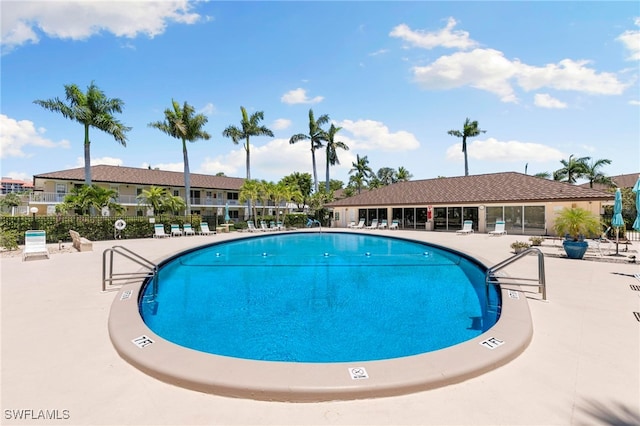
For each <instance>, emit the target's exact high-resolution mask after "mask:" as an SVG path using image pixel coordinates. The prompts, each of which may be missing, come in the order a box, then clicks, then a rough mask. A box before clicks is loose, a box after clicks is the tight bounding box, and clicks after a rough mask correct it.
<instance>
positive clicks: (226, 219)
mask: <svg viewBox="0 0 640 426" xmlns="http://www.w3.org/2000/svg"><path fill="white" fill-rule="evenodd" d="M230 219H231V218H230V217H229V203H226V204H225V205H224V222H225V223H229V220H230Z"/></svg>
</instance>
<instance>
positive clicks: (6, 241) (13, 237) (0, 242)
mask: <svg viewBox="0 0 640 426" xmlns="http://www.w3.org/2000/svg"><path fill="white" fill-rule="evenodd" d="M0 247H3V248H5V249H7V250H17V249H18V233H17V232H16V231H14V230H11V229H4V228H3V229H2V230H0Z"/></svg>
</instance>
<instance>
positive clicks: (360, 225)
mask: <svg viewBox="0 0 640 426" xmlns="http://www.w3.org/2000/svg"><path fill="white" fill-rule="evenodd" d="M353 228H354V229H362V228H364V219H360V222H358V224H357V225H356V226H354V227H353Z"/></svg>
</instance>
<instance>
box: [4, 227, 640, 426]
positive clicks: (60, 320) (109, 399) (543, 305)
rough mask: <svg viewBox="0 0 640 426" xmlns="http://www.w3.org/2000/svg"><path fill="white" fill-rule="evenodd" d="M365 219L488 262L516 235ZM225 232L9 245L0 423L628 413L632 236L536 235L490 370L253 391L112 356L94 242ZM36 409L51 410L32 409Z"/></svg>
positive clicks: (586, 418) (633, 375) (639, 412)
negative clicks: (316, 393)
mask: <svg viewBox="0 0 640 426" xmlns="http://www.w3.org/2000/svg"><path fill="white" fill-rule="evenodd" d="M368 232H375V233H384V234H392V235H398V236H403V237H409V238H414V239H419V240H426V241H429V242H432V243H435V244H442V245H445V246H448V247H452V248H455V249H458V250H462V251H465V252H467V253H470V254H472V255H474V256H476V257H478V258H480V259H482V260H483V261H484V262H485V263H487V264H488V265H492V264H495V263H498V262H499V261H501V260H503V259H505V258H507V257H509V256H511V255H512V253H511V249H510V248H509V245H510V243H511V242H513V241H515V240H516V239H520V240H522V239H523V237H522V236H520V237H519V238H518V237H516V236H511V235H508V236H502V237H489V236H488V235H486V234H473V235H469V236H456V235H454V234H450V233H435V232H428V233H427V232H411V231H368ZM236 236H237V234H236V233H231V234H219V235H215V236H208V237H205V236H196V237H180V238H166V239H160V240H155V239H145V240H124V241H119V242H118V243H115V242H113V241H106V242H94V243H93V251H91V252H82V253H80V252H60V253H54V254H52V255H51V258H50V259H49V260H46V259H43V260H40V259H33V260H27V261H25V262H22V260H21V258H20V257H19V256H18V257H3V258H2V259H1V261H0V262H1V263H0V266H1V267H2V270H1V278H2V281H1V296H2V300H1V307H2V318H1V319H2V358H1V361H2V379H1V380H2V382H1V397H2V399H1V409H2V421H1V423H2V424H39V425H43V424H60V425H67V424H69V425H88V424H92V425H93V424H96V425H125V424H131V425H245V424H246V425H258V424H269V425H301V424H305V425H306V424H320V425H333V424H336V425H360V424H363V425H364V424H367V425H368V424H372V425H385V424H388V425H400V424H403V425H430V424H431V425H476V424H477V425H570V424H576V425H578V424H590V425H591V424H629V425H631V424H640V408H639V405H640V323H639V322H638V320H637V319H636V318H635V317H634V312H640V291H636V290H634V289H632V287H633V286H639V285H640V281H639V280H638V279H636V278H635V277H634V274H638V273H640V267H639V266H638V264H632V263H629V262H628V260H629V259H628V257H627V256H628V255H630V254H634V253H635V252H636V251H637V250H638V249H639V248H640V247H639V244H638V242H635V243H633V245H632V246H631V248H630V252H628V253H624V254H625V256H624V257H620V258H614V257H613V256H612V257H610V258H608V257H601V256H599V255H598V256H592V258H593V259H597V261H592V260H582V261H577V260H569V259H566V258H562V257H557V256H561V252H560V251H559V250H560V245H559V243H557V246H555V247H554V246H553V245H551V244H549V245H543V246H542V251H543V252H545V253H546V254H547V256H546V257H545V264H546V278H547V285H548V302H543V301H541V300H540V297H539V295H537V294H535V295H531V296H530V299H529V306H530V309H531V314H532V317H533V323H534V336H533V340H532V342H531V344H530V346H529V347H528V348H527V349H526V350H525V352H524V353H523V354H522V355H520V356H519V357H518V358H516V359H515V360H514V361H512V362H510V363H509V364H507V365H505V366H503V367H500V368H499V369H497V370H494V371H492V372H489V373H487V374H484V375H482V376H479V377H476V378H473V379H471V380H468V381H465V382H462V383H459V384H455V385H451V386H447V387H444V388H439V389H435V390H430V391H425V392H419V393H415V394H411V395H405V396H399V397H391V398H380V399H372V400H359V401H336V402H323V403H279V402H263V401H252V400H243V399H233V398H226V397H220V396H216V395H208V394H202V393H198V392H194V391H190V390H186V389H182V388H179V387H176V386H172V385H169V384H166V383H163V382H160V381H158V380H156V379H153V378H151V377H149V376H147V375H146V374H144V373H142V372H140V371H139V370H137V369H135V368H134V367H132V366H131V365H129V364H127V363H126V362H125V361H124V360H122V359H121V358H120V357H119V356H118V355H117V353H116V352H115V350H114V349H113V346H112V345H111V342H110V340H109V336H108V333H107V327H106V325H107V318H108V315H109V309H110V305H111V302H112V300H113V298H114V296H115V294H116V293H115V292H105V293H102V292H101V291H100V284H101V273H102V270H101V268H102V253H103V250H105V249H106V248H109V247H111V246H113V245H114V244H122V245H123V246H125V247H127V248H130V249H131V250H133V251H135V252H137V253H140V254H141V255H143V256H145V257H147V258H149V259H154V260H159V259H161V258H164V257H166V256H168V255H170V254H173V253H176V252H178V251H180V250H183V249H185V248H188V247H192V246H195V245H200V244H204V243H206V242H210V241H220V240H224V239H230V238H235V237H236ZM52 247H53V248H57V245H55V246H52ZM605 259H606V260H607V261H603V260H605ZM535 260H536V259H535V256H530V257H528V258H527V259H525V260H523V261H521V262H517V263H515V264H513V265H512V266H510V267H509V269H507V272H508V273H509V274H512V275H517V276H523V275H527V274H531V275H532V276H533V274H535V271H536V262H535ZM175 361H176V360H171V361H170V362H175ZM28 410H31V411H28ZM41 410H44V411H41ZM46 410H48V411H46ZM18 416H23V417H25V416H26V417H28V419H27V420H19V419H17V417H18ZM38 416H40V418H39V419H38ZM46 416H53V417H56V416H57V417H58V418H59V419H57V420H45V419H44V418H45V417H46Z"/></svg>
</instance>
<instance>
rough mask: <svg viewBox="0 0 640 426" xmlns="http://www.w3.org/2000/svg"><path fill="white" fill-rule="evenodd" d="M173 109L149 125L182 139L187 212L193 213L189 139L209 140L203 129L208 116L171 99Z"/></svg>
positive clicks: (192, 140)
mask: <svg viewBox="0 0 640 426" xmlns="http://www.w3.org/2000/svg"><path fill="white" fill-rule="evenodd" d="M171 103H172V106H173V109H171V108H167V109H165V110H164V117H165V120H164V121H155V122H153V123H149V127H155V128H156V129H158V130H160V131H161V132H164V133H166V134H167V135H169V136H171V137H173V138H176V139H180V140H182V156H183V161H184V191H185V194H184V195H185V199H186V207H187V209H186V214H187V215H190V214H191V175H190V173H189V155H188V153H187V141H189V142H195V141H197V140H198V139H205V140H208V139H209V138H211V136H210V135H209V133H207V132H205V131H204V130H202V127H203V126H204V125H205V124H207V121H208V119H207V116H206V115H204V114H196V110H195V109H194V108H193V107H192V106H191V105H189V104H188V103H187V102H185V103H184V105H183V107H182V108H180V104H179V103H178V102H176V101H175V100H173V99H172V100H171Z"/></svg>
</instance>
